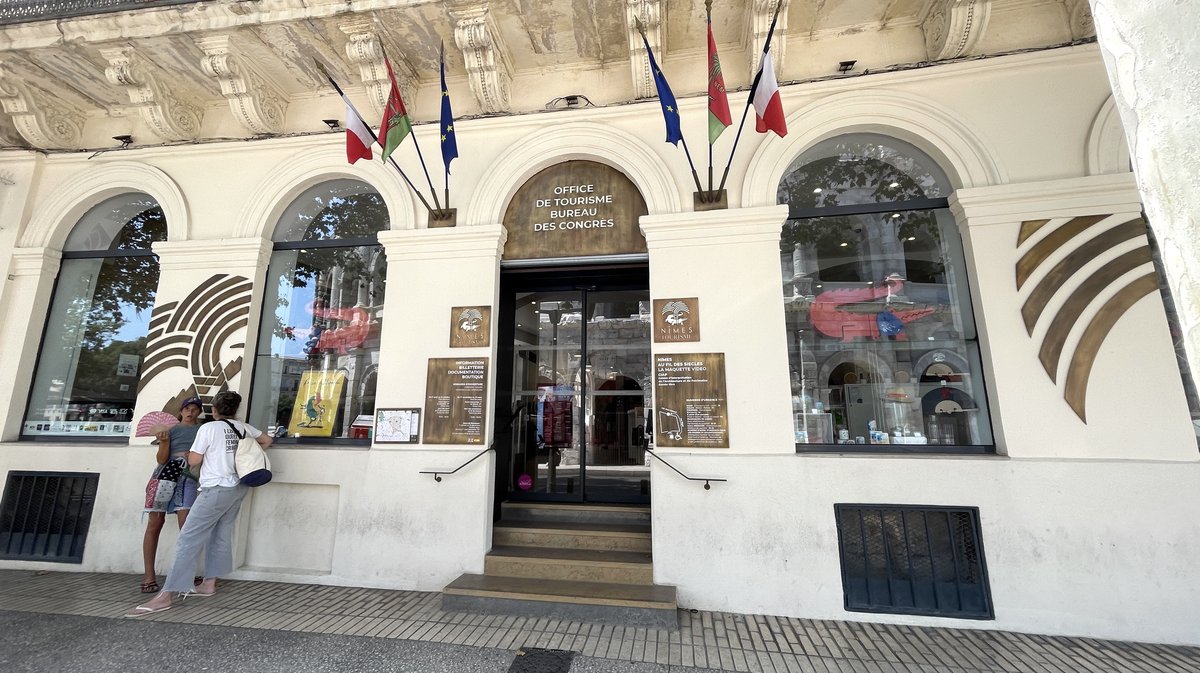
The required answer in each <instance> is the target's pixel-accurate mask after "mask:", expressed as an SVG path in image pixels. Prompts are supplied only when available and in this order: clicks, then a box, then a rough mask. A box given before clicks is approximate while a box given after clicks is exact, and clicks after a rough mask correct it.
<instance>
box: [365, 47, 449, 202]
mask: <svg viewBox="0 0 1200 673" xmlns="http://www.w3.org/2000/svg"><path fill="white" fill-rule="evenodd" d="M379 53H381V54H383V60H385V61H387V60H388V57H387V51H386V50H385V49H384V48H383V43H382V42H380V43H379ZM388 79H391V77H389V78H388ZM390 84H392V85H394V84H395V80H393V81H392V82H390ZM408 135H409V136H411V137H412V141H413V147H415V148H417V158H418V159H420V160H421V170H423V171H425V181H426V182H428V183H429V191H430V192H431V193H432V194H433V205H434V206H436V207H437V209H438V210H441V209H442V204H440V203H438V197H437V188H436V187H434V186H433V180H432V179H431V178H430V177H429V167H428V166H426V165H425V157H424V155H422V154H421V144H420V143H418V142H417V134H416V132H415V131H410V132H409V134H408ZM382 146H383V144H382V143H380V147H382ZM388 158H389V159H391V157H388Z"/></svg>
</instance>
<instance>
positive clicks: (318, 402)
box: [288, 371, 346, 437]
mask: <svg viewBox="0 0 1200 673" xmlns="http://www.w3.org/2000/svg"><path fill="white" fill-rule="evenodd" d="M345 382H346V374H345V373H344V372H340V371H307V372H303V373H302V374H300V388H299V389H298V390H297V391H296V404H295V405H294V406H292V420H291V422H290V423H288V434H289V435H291V436H292V437H332V436H333V431H334V427H333V426H334V425H335V424H336V423H337V413H338V407H339V406H341V403H342V386H343V385H344V384H345Z"/></svg>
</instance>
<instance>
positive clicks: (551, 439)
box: [496, 265, 652, 503]
mask: <svg viewBox="0 0 1200 673" xmlns="http://www.w3.org/2000/svg"><path fill="white" fill-rule="evenodd" d="M650 317H651V316H650V291H649V275H648V272H647V269H646V267H645V266H644V265H638V266H623V267H618V268H603V269H571V270H561V269H559V270H554V271H546V270H505V271H502V272H501V279H500V310H499V319H498V332H499V340H500V349H499V361H498V362H497V372H496V373H497V378H496V386H497V391H496V404H497V408H496V419H497V426H496V427H497V429H498V430H497V437H496V448H497V454H498V455H497V459H498V468H497V474H496V479H497V488H496V493H497V495H498V496H501V497H505V496H506V497H507V498H508V499H509V500H548V501H560V502H589V503H598V502H626V503H648V502H650V468H649V466H648V465H647V459H648V457H647V454H646V448H647V445H648V444H647V443H648V441H649V437H650V436H651V433H650V426H649V421H650V419H651V418H652V415H651V398H650V385H651V373H652V368H651V359H650V335H651V327H650V325H651V320H650Z"/></svg>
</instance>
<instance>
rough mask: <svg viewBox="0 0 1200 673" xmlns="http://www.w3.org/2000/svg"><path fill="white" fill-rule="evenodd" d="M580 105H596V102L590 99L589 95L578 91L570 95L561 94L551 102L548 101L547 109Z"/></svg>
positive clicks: (578, 106)
mask: <svg viewBox="0 0 1200 673" xmlns="http://www.w3.org/2000/svg"><path fill="white" fill-rule="evenodd" d="M580 107H596V104H595V103H593V102H592V101H590V100H588V97H587V96H584V95H583V94H578V93H573V94H570V95H568V96H559V97H558V98H555V99H554V100H552V101H550V102H549V103H546V109H547V110H554V109H562V108H580Z"/></svg>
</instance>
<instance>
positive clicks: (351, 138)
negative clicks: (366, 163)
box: [342, 94, 374, 163]
mask: <svg viewBox="0 0 1200 673" xmlns="http://www.w3.org/2000/svg"><path fill="white" fill-rule="evenodd" d="M342 101H343V102H345V103H346V161H349V162H350V163H354V162H356V161H358V160H359V159H370V158H371V144H372V142H374V141H372V140H371V131H370V129H368V128H367V123H366V122H364V121H363V118H362V116H361V115H359V114H358V110H355V109H354V106H353V105H352V104H351V103H350V99H349V98H346V96H345V95H344V94H343V95H342Z"/></svg>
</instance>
